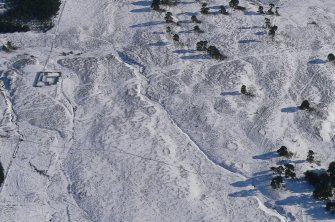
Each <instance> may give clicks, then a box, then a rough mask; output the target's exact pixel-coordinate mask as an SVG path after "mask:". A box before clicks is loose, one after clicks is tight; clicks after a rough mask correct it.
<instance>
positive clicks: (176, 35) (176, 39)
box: [172, 34, 179, 42]
mask: <svg viewBox="0 0 335 222" xmlns="http://www.w3.org/2000/svg"><path fill="white" fill-rule="evenodd" d="M172 39H173V41H175V42H179V35H178V34H174V35H173V37H172Z"/></svg>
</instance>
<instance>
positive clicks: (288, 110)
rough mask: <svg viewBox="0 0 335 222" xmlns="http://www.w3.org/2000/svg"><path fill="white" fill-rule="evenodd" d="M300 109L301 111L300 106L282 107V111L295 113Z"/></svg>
mask: <svg viewBox="0 0 335 222" xmlns="http://www.w3.org/2000/svg"><path fill="white" fill-rule="evenodd" d="M298 111H299V108H298V107H297V106H292V107H286V108H282V109H281V112H282V113H295V112H298Z"/></svg>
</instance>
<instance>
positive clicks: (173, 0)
mask: <svg viewBox="0 0 335 222" xmlns="http://www.w3.org/2000/svg"><path fill="white" fill-rule="evenodd" d="M160 3H161V4H162V5H168V6H175V5H177V4H178V0H160Z"/></svg>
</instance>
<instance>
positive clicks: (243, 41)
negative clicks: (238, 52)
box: [238, 39, 261, 44]
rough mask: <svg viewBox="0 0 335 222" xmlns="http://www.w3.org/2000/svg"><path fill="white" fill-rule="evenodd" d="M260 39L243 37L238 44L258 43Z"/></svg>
mask: <svg viewBox="0 0 335 222" xmlns="http://www.w3.org/2000/svg"><path fill="white" fill-rule="evenodd" d="M259 42H261V41H259V40H256V39H245V40H240V41H238V43H240V44H248V43H259Z"/></svg>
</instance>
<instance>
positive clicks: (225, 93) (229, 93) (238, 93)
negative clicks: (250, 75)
mask: <svg viewBox="0 0 335 222" xmlns="http://www.w3.org/2000/svg"><path fill="white" fill-rule="evenodd" d="M220 95H221V96H239V95H241V93H240V92H239V91H232V92H223V93H221V94H220Z"/></svg>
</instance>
